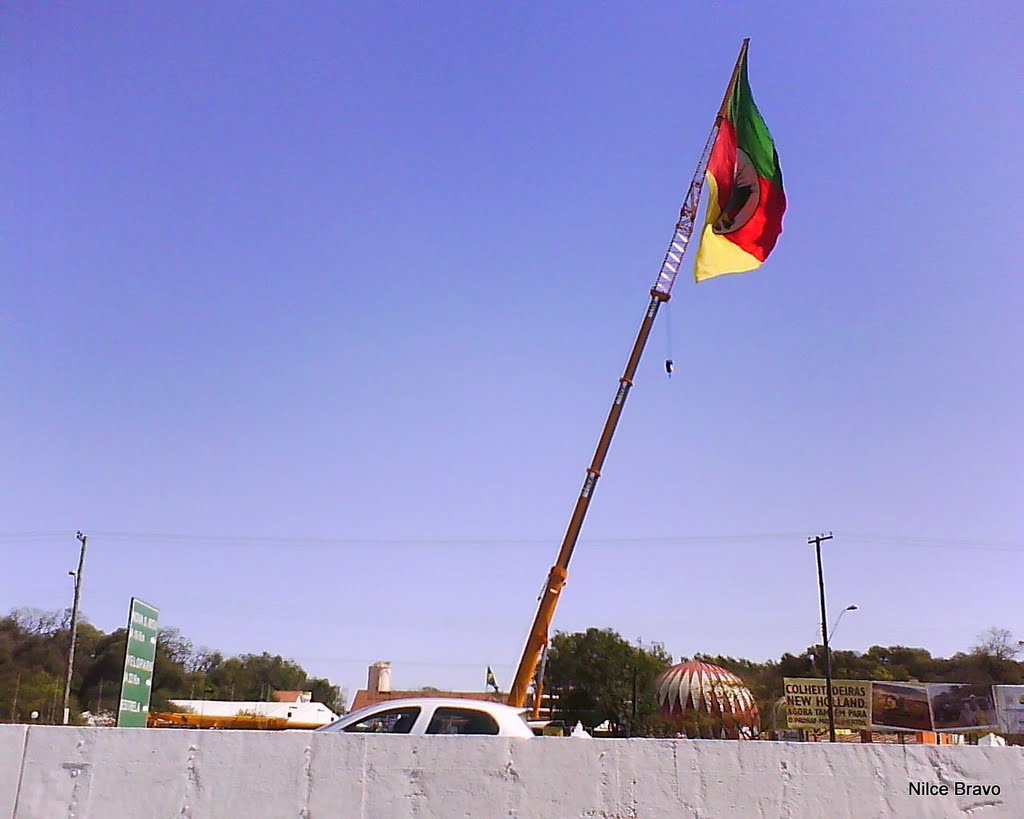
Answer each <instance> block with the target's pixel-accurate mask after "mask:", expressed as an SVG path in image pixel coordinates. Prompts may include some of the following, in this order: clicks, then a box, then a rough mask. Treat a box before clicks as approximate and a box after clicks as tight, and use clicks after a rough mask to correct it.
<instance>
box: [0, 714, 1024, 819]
mask: <svg viewBox="0 0 1024 819" xmlns="http://www.w3.org/2000/svg"><path fill="white" fill-rule="evenodd" d="M956 783H964V785H966V786H973V787H972V788H971V789H972V790H978V789H979V788H985V789H987V793H984V794H981V793H966V794H957V793H956V792H955V791H956V787H957V785H956ZM915 785H916V786H917V787H918V792H917V793H914V792H912V790H913V787H915ZM943 785H945V786H946V790H947V792H946V793H943V792H942V790H943V788H942V786H943ZM8 815H9V816H11V817H12V819H52V817H62V818H63V817H76V819H122V817H124V819H148V818H149V817H153V819H170V818H171V817H186V818H190V819H221V818H222V817H223V819H238V817H274V818H275V819H276V817H288V818H289V819H322V818H323V817H370V818H371V819H377V818H378V817H382V818H383V817H406V816H412V817H443V818H444V819H447V818H448V817H462V816H467V817H498V816H516V817H545V819H549V818H550V817H605V818H606V819H608V818H610V817H663V816H679V817H715V818H716V819H717V817H734V816H735V817H753V816H765V817H780V816H787V817H802V816H808V817H823V816H828V817H877V816H900V817H903V816H915V817H917V816H922V817H932V816H934V817H950V816H959V815H964V816H972V817H1001V816H1007V817H1024V748H980V747H952V746H920V745H907V746H900V745H845V744H844V745H829V744H825V743H807V744H799V743H772V742H726V741H722V742H715V741H686V740H681V741H676V740H643V739H633V740H575V739H561V738H553V737H541V738H536V739H525V740H514V739H504V738H498V737H479V738H477V737H407V736H355V735H345V734H313V733H306V732H284V733H270V732H258V731H191V730H144V729H112V728H107V729H103V728H60V727H46V726H32V727H30V728H26V727H25V726H0V819H2V817H6V816H8Z"/></svg>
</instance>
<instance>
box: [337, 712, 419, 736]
mask: <svg viewBox="0 0 1024 819" xmlns="http://www.w3.org/2000/svg"><path fill="white" fill-rule="evenodd" d="M419 715H420V709H419V708H417V707H415V706H412V707H406V708H392V709H391V710H390V711H378V712H377V713H376V714H372V715H370V716H368V717H364V718H363V719H361V720H359V722H353V723H352V724H351V725H349V726H347V727H345V728H343V729H342V730H343V731H344V732H345V733H348V734H408V733H409V732H410V731H411V730H412V726H413V724H414V723H415V722H416V717H418V716H419Z"/></svg>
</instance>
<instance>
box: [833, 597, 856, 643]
mask: <svg viewBox="0 0 1024 819" xmlns="http://www.w3.org/2000/svg"><path fill="white" fill-rule="evenodd" d="M856 610H857V604H856V603H850V605H848V606H847V607H846V608H845V609H843V610H842V611H841V612H839V616H838V617H837V618H836V622H835V623H834V624H833V626H832V630H831V631H830V632H829V633H828V639H829V640H831V639H832V635H833V634H835V633H836V629H837V628H839V621H840V620H842V619H843V615H844V614H846V612H848V611H856Z"/></svg>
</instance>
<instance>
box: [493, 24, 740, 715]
mask: <svg viewBox="0 0 1024 819" xmlns="http://www.w3.org/2000/svg"><path fill="white" fill-rule="evenodd" d="M748 42H749V39H745V40H744V41H743V45H742V47H741V48H740V53H739V56H738V57H737V58H736V67H735V68H734V69H733V72H732V76H731V77H730V79H729V85H728V86H727V87H726V90H725V96H724V97H723V98H722V105H721V107H720V108H719V111H718V114H717V116H716V117H715V124H714V126H713V127H712V129H711V133H710V134H708V139H707V142H706V143H705V144H704V151H703V152H702V154H701V157H700V161H699V162H698V163H697V168H696V170H695V171H694V173H693V177H692V178H691V180H690V187H689V189H688V190H687V193H686V198H685V199H684V200H683V206H682V208H681V209H680V211H679V221H678V222H676V227H675V231H674V232H673V234H672V241H671V242H670V243H669V247H668V250H667V251H666V252H665V258H664V260H663V261H662V263H661V269H660V270H659V271H658V278H657V280H656V281H655V283H654V287H652V288H651V300H650V302H649V303H648V305H647V312H646V313H645V314H644V318H643V321H642V322H641V323H640V329H639V330H638V331H637V335H636V340H635V341H634V342H633V349H632V351H631V352H630V355H629V359H628V360H627V362H626V368H625V370H624V371H623V373H622V377H621V378H619V387H618V390H616V393H615V399H614V400H613V401H612V406H611V409H610V410H609V412H608V418H607V420H606V421H605V423H604V429H602V430H601V437H600V439H599V440H598V442H597V449H596V450H595V452H594V457H593V460H592V461H591V462H590V466H589V467H587V474H586V477H585V478H584V480H583V488H582V489H581V490H580V495H579V498H577V500H576V506H575V508H574V509H573V512H572V517H571V518H570V519H569V526H568V528H567V529H566V532H565V537H564V538H563V539H562V545H561V548H560V549H559V550H558V558H557V559H556V560H555V565H554V566H552V567H551V570H550V571H549V572H548V577H547V582H546V583H545V584H544V590H543V591H542V592H541V595H540V602H539V605H538V606H537V614H536V615H535V616H534V618H533V625H532V626H531V627H530V633H529V636H528V637H527V638H526V647H525V648H524V649H523V656H522V658H520V660H519V666H518V668H517V669H516V675H515V678H514V679H513V681H512V687H511V688H510V689H509V694H508V704H509V705H513V706H515V707H517V708H522V707H523V706H524V705H525V704H526V693H527V689H528V688H529V685H530V681H531V680H532V679H533V675H534V673H535V672H536V670H537V663H538V661H539V660H540V655H541V651H542V650H543V648H544V645H545V644H546V643H547V640H548V633H549V630H550V627H551V621H552V618H553V617H554V616H555V607H556V606H557V605H558V600H559V597H560V596H561V593H562V589H563V588H564V587H565V581H566V578H567V577H568V571H569V560H570V559H571V558H572V553H573V550H574V549H575V548H576V541H577V540H578V539H579V535H580V530H581V529H582V528H583V520H584V518H585V517H586V515H587V509H588V508H589V506H590V500H591V498H592V497H593V494H594V489H595V487H596V486H597V480H598V478H600V477H601V468H602V467H603V466H604V459H605V457H606V456H607V454H608V448H609V447H610V446H611V443H612V436H613V435H614V434H615V427H616V426H617V425H618V423H619V417H620V416H621V415H622V408H623V407H624V406H625V404H626V398H627V397H628V396H629V391H630V389H631V388H632V386H633V377H634V376H635V375H636V370H637V366H638V365H639V364H640V357H641V356H642V355H643V352H644V347H645V346H647V339H648V338H649V337H650V335H651V328H652V327H653V326H654V319H655V318H656V317H657V315H658V308H659V307H660V306H661V305H662V303H664V302H666V301H668V300H669V299H670V298H671V296H672V286H673V285H674V284H675V280H676V276H677V274H678V273H679V267H680V265H681V264H682V258H683V255H684V254H685V252H686V248H687V246H688V244H689V241H690V236H691V235H692V234H693V226H694V223H695V222H696V220H697V211H698V209H699V207H700V194H701V190H702V189H703V187H704V171H705V169H706V168H707V164H708V158H709V157H710V155H711V148H712V146H713V145H714V142H715V136H716V135H717V134H718V127H719V125H720V124H721V122H722V119H723V117H724V114H725V106H726V103H727V101H728V99H729V96H730V95H731V94H732V89H733V86H734V85H735V83H736V78H737V75H738V73H739V69H740V65H741V64H742V62H743V55H744V54H745V53H746V51H747V44H748Z"/></svg>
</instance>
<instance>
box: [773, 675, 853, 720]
mask: <svg viewBox="0 0 1024 819" xmlns="http://www.w3.org/2000/svg"><path fill="white" fill-rule="evenodd" d="M783 681H784V683H785V691H786V715H787V724H788V725H789V727H790V728H814V729H822V728H828V689H827V688H826V687H825V681H824V680H823V679H821V678H820V677H786V678H784V680H783ZM832 707H833V712H834V713H835V719H836V727H837V728H849V729H854V730H856V729H861V730H865V729H867V728H868V726H870V725H871V683H870V682H867V681H865V680H832Z"/></svg>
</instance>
